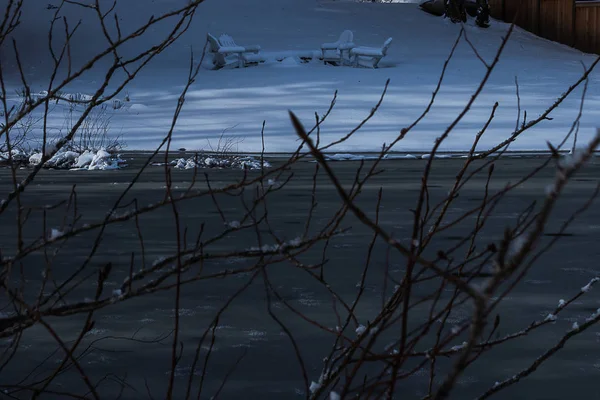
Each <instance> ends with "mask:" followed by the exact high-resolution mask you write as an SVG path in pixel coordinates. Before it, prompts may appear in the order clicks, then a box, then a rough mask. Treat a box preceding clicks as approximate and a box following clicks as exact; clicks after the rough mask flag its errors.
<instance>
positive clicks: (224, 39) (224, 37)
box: [219, 34, 237, 47]
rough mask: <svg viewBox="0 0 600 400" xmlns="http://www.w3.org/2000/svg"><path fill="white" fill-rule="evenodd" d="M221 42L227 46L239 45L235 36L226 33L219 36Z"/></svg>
mask: <svg viewBox="0 0 600 400" xmlns="http://www.w3.org/2000/svg"><path fill="white" fill-rule="evenodd" d="M219 42H221V46H227V47H233V46H237V44H235V42H234V40H233V38H232V37H231V36H229V35H226V34H223V35H221V36H219Z"/></svg>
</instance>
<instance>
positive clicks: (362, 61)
mask: <svg viewBox="0 0 600 400" xmlns="http://www.w3.org/2000/svg"><path fill="white" fill-rule="evenodd" d="M391 44H392V38H388V39H387V40H386V41H385V42H384V43H383V46H381V47H363V46H361V47H354V48H352V49H351V50H350V56H351V57H352V65H353V66H355V67H368V68H377V66H378V65H379V61H381V59H382V58H383V57H385V56H386V55H387V51H388V48H389V47H390V45H391Z"/></svg>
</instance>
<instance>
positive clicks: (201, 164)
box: [170, 155, 271, 170]
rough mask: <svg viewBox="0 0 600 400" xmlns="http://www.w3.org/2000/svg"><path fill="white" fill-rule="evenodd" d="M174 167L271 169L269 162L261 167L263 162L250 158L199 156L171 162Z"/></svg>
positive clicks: (265, 162) (264, 162)
mask: <svg viewBox="0 0 600 400" xmlns="http://www.w3.org/2000/svg"><path fill="white" fill-rule="evenodd" d="M170 164H171V165H172V166H174V167H175V168H178V169H192V168H218V169H242V170H243V169H249V170H260V169H261V168H262V167H264V168H271V164H270V163H269V162H268V161H264V160H263V163H262V166H261V160H260V159H256V158H254V157H250V156H226V157H223V156H211V155H198V156H194V157H190V158H187V159H186V158H179V159H176V160H173V161H171V162H170Z"/></svg>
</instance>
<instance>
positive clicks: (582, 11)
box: [489, 0, 600, 54]
mask: <svg viewBox="0 0 600 400" xmlns="http://www.w3.org/2000/svg"><path fill="white" fill-rule="evenodd" d="M489 4H490V9H491V10H490V11H491V14H492V16H493V17H494V18H497V19H501V20H503V21H506V22H512V21H513V20H514V21H515V23H516V24H517V25H518V26H520V27H521V28H523V29H526V30H528V31H530V32H533V33H535V34H536V35H539V36H541V37H544V38H546V39H550V40H554V41H556V42H559V43H563V44H566V45H569V46H573V47H576V48H578V49H580V50H582V51H585V52H589V53H598V54H600V0H598V1H576V0H489Z"/></svg>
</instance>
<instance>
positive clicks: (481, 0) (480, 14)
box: [475, 0, 490, 28]
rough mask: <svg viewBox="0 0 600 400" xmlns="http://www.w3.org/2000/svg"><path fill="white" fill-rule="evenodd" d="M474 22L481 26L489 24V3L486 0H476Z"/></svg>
mask: <svg viewBox="0 0 600 400" xmlns="http://www.w3.org/2000/svg"><path fill="white" fill-rule="evenodd" d="M475 23H476V24H477V25H478V26H480V27H482V28H487V27H488V26H490V5H489V4H488V0H477V16H476V17H475Z"/></svg>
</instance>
